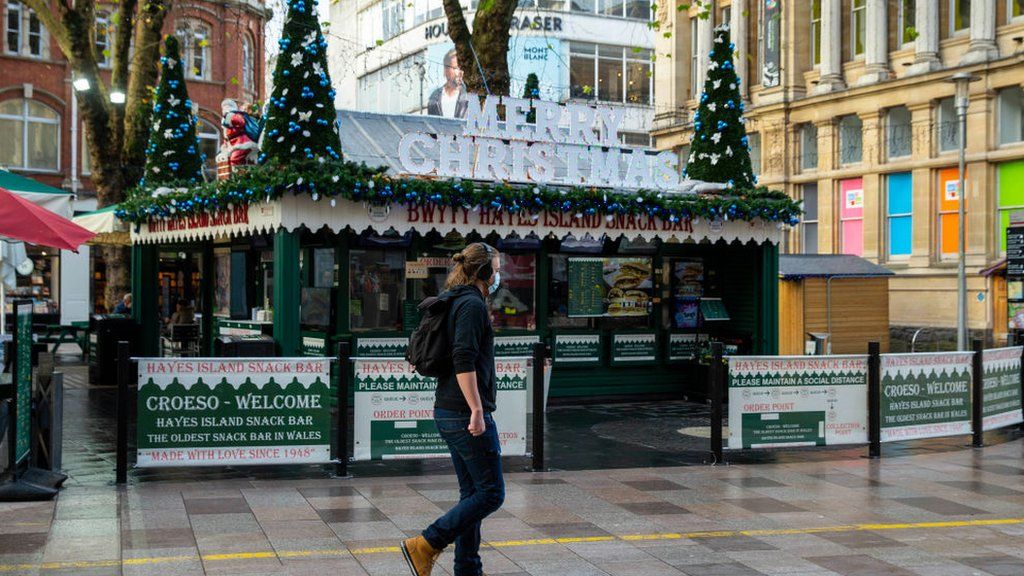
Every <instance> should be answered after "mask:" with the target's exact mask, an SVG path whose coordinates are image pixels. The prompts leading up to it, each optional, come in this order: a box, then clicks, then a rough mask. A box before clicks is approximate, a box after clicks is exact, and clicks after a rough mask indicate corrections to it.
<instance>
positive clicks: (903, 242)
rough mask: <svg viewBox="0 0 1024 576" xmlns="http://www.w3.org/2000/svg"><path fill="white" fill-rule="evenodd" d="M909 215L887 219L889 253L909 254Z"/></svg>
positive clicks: (893, 254) (895, 254)
mask: <svg viewBox="0 0 1024 576" xmlns="http://www.w3.org/2000/svg"><path fill="white" fill-rule="evenodd" d="M910 224H911V222H910V216H899V217H897V218H890V219H889V255H890V256H909V255H910V235H911V225H910Z"/></svg>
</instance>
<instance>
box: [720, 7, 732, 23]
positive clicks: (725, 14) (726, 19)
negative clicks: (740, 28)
mask: <svg viewBox="0 0 1024 576" xmlns="http://www.w3.org/2000/svg"><path fill="white" fill-rule="evenodd" d="M721 24H728V25H729V26H732V6H726V7H725V8H722V19H721Z"/></svg>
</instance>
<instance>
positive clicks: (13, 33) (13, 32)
mask: <svg viewBox="0 0 1024 576" xmlns="http://www.w3.org/2000/svg"><path fill="white" fill-rule="evenodd" d="M5 25H6V38H7V42H6V49H7V52H8V53H9V54H18V55H20V56H30V57H33V58H44V57H46V51H47V50H46V48H47V46H46V44H47V42H46V29H45V28H43V24H42V22H40V21H39V17H38V16H36V13H35V12H34V11H32V10H31V9H29V8H27V7H25V6H22V5H21V3H20V2H8V3H7V18H6V19H5Z"/></svg>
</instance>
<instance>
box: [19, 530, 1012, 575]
mask: <svg viewBox="0 0 1024 576" xmlns="http://www.w3.org/2000/svg"><path fill="white" fill-rule="evenodd" d="M1012 524H1024V518H991V519H977V520H945V521H940V522H892V523H886V524H838V525H834V526H817V527H810V528H765V529H754V530H707V531H701V532H658V533H652V534H626V535H622V536H611V535H608V536H578V537H568V538H532V539H525V540H500V541H494V542H488V543H486V546H490V547H491V548H517V547H523V546H553V545H557V544H578V543H587V542H615V541H618V542H643V541H658V540H682V539H694V540H699V539H710V538H733V537H736V536H755V537H756V536H786V535H798V534H820V533H836V532H858V531H865V530H929V529H948V528H967V527H979V526H1007V525H1012ZM399 550H400V549H399V547H398V546H379V547H367V548H351V549H345V548H327V549H323V550H286V551H279V552H275V551H263V552H234V553H226V554H205V555H202V556H199V555H184V556H183V555H178V556H150V557H145V558H125V559H123V560H82V561H70V562H42V563H38V564H0V573H3V572H18V571H31V570H66V569H69V568H71V569H75V568H77V569H88V568H113V567H117V566H152V565H159V564H173V563H179V562H195V561H199V560H201V561H203V562H206V563H216V562H227V561H231V560H253V559H261V558H264V559H265V558H274V559H278V560H280V559H286V558H317V557H339V556H349V555H353V556H359V555H373V554H395V553H398V552H399Z"/></svg>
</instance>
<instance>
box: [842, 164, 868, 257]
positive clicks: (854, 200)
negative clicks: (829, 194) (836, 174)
mask: <svg viewBox="0 0 1024 576" xmlns="http://www.w3.org/2000/svg"><path fill="white" fill-rule="evenodd" d="M839 247H840V254H853V255H854V256H860V255H861V254H863V253H864V181H863V180H862V179H861V178H850V179H849V180H840V181H839Z"/></svg>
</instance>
